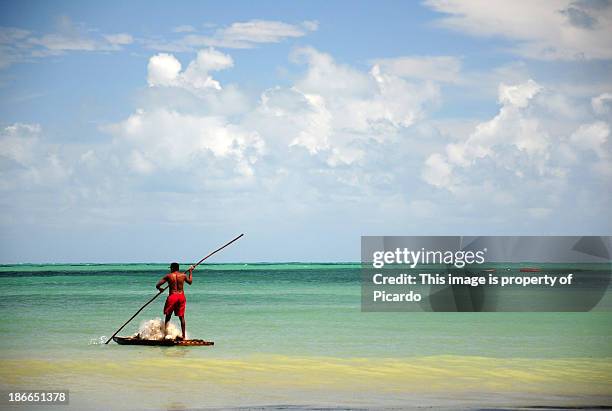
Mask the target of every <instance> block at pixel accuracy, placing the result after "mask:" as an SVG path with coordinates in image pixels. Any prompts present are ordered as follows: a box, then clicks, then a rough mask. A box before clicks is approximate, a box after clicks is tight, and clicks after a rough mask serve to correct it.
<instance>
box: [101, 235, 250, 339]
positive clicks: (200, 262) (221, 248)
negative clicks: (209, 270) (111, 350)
mask: <svg viewBox="0 0 612 411" xmlns="http://www.w3.org/2000/svg"><path fill="white" fill-rule="evenodd" d="M243 235H244V234H240V235H239V236H238V237H236V238H234V239H233V240H232V241H230V242H229V243H227V244H225V245H223V246H221V247H219V248H217V249H216V250H215V251H213V252H212V253H210V254H208V255H207V256H206V257H204V258H202V259H201V260H200V261H198V262H197V263H196V264H195V265H194V266H193V268H194V269H195V268H196V267H197V266H199V265H200V264H202V262H203V261H204V260H206V259H207V258H208V257H211V256H212V255H213V254H215V253H217V252H219V251H221V250H223V249H224V248H225V247H227V246H228V245H230V244H232V243H233V242H234V241H237V240H238V239H240V237H242V236H243ZM167 288H168V287H165V288H162V289H161V290H159V292H158V293H157V294H155V295H154V296H153V298H151V299H150V300H149V301H147V302H146V303H145V305H143V306H142V307H140V309H139V310H138V311H136V313H135V314H134V315H133V316H131V317H130V319H129V320H127V321H126V322H125V323H124V324H123V325H122V326H121V327H119V329H118V330H117V331H115V333H114V334H113V335H111V337H110V338H109V339H108V341H106V342H105V343H104V344H108V343H109V342H110V341H111V340H112V339H113V337H114V336H115V335H117V334H118V333H119V331H121V330H123V327H125V326H126V325H128V324H129V322H130V321H132V320H133V319H134V317H136V316H137V315H138V314H140V312H141V311H142V310H144V308H145V307H146V306H147V305H149V304H151V303H152V302H153V300H155V299H156V298H157V297H159V295H160V294H161V293H163V292H164V291H166V289H167Z"/></svg>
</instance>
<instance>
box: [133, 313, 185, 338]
mask: <svg viewBox="0 0 612 411" xmlns="http://www.w3.org/2000/svg"><path fill="white" fill-rule="evenodd" d="M181 335H182V334H181V329H180V328H179V327H177V326H176V325H174V324H173V323H172V322H170V323H169V324H168V328H167V330H166V333H165V338H169V339H174V338H175V337H178V336H181ZM135 337H139V338H142V339H143V340H162V339H164V321H163V320H162V319H161V318H155V319H153V320H147V321H143V322H141V323H140V327H139V328H138V333H137V334H136V335H135Z"/></svg>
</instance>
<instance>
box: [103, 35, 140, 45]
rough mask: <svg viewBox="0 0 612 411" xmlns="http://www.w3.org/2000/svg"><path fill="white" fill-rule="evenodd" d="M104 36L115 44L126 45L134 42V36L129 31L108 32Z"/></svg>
mask: <svg viewBox="0 0 612 411" xmlns="http://www.w3.org/2000/svg"><path fill="white" fill-rule="evenodd" d="M104 38H105V39H106V41H108V42H109V43H110V44H114V45H126V44H132V43H133V42H134V38H133V37H132V36H131V35H129V34H127V33H117V34H107V35H105V36H104Z"/></svg>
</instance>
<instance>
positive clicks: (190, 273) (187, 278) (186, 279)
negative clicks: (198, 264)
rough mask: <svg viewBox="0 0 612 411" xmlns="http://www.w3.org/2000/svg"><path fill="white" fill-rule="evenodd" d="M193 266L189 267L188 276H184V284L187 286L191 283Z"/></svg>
mask: <svg viewBox="0 0 612 411" xmlns="http://www.w3.org/2000/svg"><path fill="white" fill-rule="evenodd" d="M193 268H194V267H193V266H191V267H189V275H185V282H186V283H187V284H189V285H191V283H192V282H193Z"/></svg>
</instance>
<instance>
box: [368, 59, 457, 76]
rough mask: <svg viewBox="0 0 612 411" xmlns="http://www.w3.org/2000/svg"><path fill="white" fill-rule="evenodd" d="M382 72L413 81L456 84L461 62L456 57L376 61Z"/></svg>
mask: <svg viewBox="0 0 612 411" xmlns="http://www.w3.org/2000/svg"><path fill="white" fill-rule="evenodd" d="M374 64H376V65H378V66H379V67H380V68H381V70H384V71H385V72H387V73H389V74H392V75H395V76H398V77H408V78H413V79H422V80H434V81H438V82H443V83H456V82H458V81H459V80H460V72H461V60H460V59H459V58H457V57H454V56H406V57H396V58H386V59H378V60H374Z"/></svg>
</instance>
